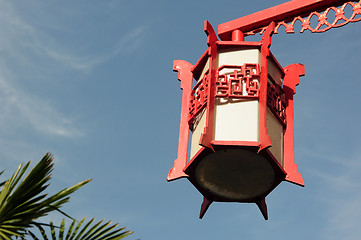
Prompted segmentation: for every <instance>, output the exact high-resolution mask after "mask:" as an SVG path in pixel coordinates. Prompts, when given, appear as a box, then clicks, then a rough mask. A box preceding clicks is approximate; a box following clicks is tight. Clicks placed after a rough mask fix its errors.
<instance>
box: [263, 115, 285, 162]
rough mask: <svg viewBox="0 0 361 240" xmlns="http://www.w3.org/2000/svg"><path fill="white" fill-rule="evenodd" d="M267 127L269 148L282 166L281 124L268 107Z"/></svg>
mask: <svg viewBox="0 0 361 240" xmlns="http://www.w3.org/2000/svg"><path fill="white" fill-rule="evenodd" d="M267 129H268V135H269V136H270V137H271V142H272V147H270V148H269V150H270V151H271V153H272V154H273V156H274V157H275V158H276V159H277V161H278V162H279V163H280V164H281V166H283V126H282V124H281V123H280V121H279V120H278V118H276V117H275V116H274V115H273V113H272V112H271V111H270V110H269V109H267Z"/></svg>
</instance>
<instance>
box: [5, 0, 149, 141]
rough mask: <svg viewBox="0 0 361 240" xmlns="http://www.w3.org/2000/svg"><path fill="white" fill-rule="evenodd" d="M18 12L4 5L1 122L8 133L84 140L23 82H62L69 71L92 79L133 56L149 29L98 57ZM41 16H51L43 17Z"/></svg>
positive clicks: (69, 121) (138, 31) (130, 34)
mask: <svg viewBox="0 0 361 240" xmlns="http://www.w3.org/2000/svg"><path fill="white" fill-rule="evenodd" d="M18 10H19V9H17V7H16V5H15V4H13V3H12V2H9V1H4V0H0V29H1V32H2V33H1V35H0V53H1V54H0V102H1V108H2V110H5V114H4V111H3V112H2V114H1V116H0V125H1V126H7V128H9V126H13V127H14V128H15V129H16V127H18V126H20V125H27V126H28V127H31V128H32V129H34V130H36V131H38V132H40V133H43V134H48V135H52V136H63V137H77V136H81V135H83V133H82V131H81V130H79V129H77V128H76V127H75V124H74V121H73V119H72V118H70V117H67V116H66V114H65V113H62V112H60V111H59V110H57V109H56V108H55V107H54V106H52V105H51V104H50V103H49V102H50V101H47V99H45V98H44V97H42V96H39V95H36V94H34V93H32V92H29V91H27V90H26V88H22V87H20V86H21V85H22V83H23V81H24V78H26V77H29V76H31V78H32V79H38V78H39V79H44V74H45V75H47V76H45V78H53V79H54V78H55V79H56V81H62V80H61V77H59V76H57V74H56V73H58V72H62V73H64V72H67V71H69V70H76V71H78V72H79V73H80V74H83V73H89V72H90V71H91V70H92V69H93V68H94V67H96V66H97V65H99V64H102V63H104V62H106V61H108V60H110V59H111V58H113V57H116V56H117V55H120V54H129V53H131V52H132V51H135V50H136V49H137V47H138V46H139V44H141V43H142V41H143V40H144V35H145V32H146V31H147V27H146V26H145V25H144V26H143V25H140V26H138V27H135V28H133V29H131V30H129V32H127V33H125V34H123V35H121V36H118V39H117V40H114V41H113V44H111V45H110V46H106V47H105V48H104V49H102V50H100V51H95V53H94V51H93V52H92V51H87V49H86V48H87V46H85V47H84V48H85V50H84V49H83V50H79V49H76V47H74V46H73V47H72V46H68V45H67V44H66V43H64V42H62V41H59V40H58V39H57V38H56V36H52V35H51V33H50V32H48V31H45V30H44V29H42V28H39V27H37V26H35V25H34V24H31V23H29V22H28V21H26V20H24V17H23V16H22V15H21V14H20V12H19V11H18ZM33 10H34V9H33ZM39 14H49V13H46V12H44V11H39ZM60 21H61V20H60ZM52 27H53V28H54V29H57V30H58V31H61V30H64V29H62V27H57V26H52ZM59 29H60V30H59ZM114 38H115V39H116V35H115V36H114ZM94 44H95V43H90V45H89V46H90V47H94V46H93V45H94ZM95 49H96V48H95ZM26 84H29V83H26ZM15 125H16V126H15ZM1 126H0V128H1Z"/></svg>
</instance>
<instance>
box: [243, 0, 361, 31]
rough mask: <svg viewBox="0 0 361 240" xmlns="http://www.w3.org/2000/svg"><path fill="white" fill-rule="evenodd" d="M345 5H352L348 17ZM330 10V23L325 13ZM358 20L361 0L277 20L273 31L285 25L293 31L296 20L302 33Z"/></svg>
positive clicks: (322, 29)
mask: <svg viewBox="0 0 361 240" xmlns="http://www.w3.org/2000/svg"><path fill="white" fill-rule="evenodd" d="M347 6H350V7H352V15H351V16H350V17H349V18H348V17H346V16H345V9H346V7H347ZM332 12H334V14H335V19H334V20H333V21H332V22H331V23H330V22H328V17H327V15H329V14H332ZM315 17H316V18H317V19H318V24H317V26H315V27H312V26H311V18H315ZM358 21H361V0H360V1H359V2H356V1H353V2H346V3H344V4H343V5H342V6H340V7H339V8H337V7H329V8H327V9H326V10H325V11H323V12H322V13H319V12H316V11H315V12H312V13H310V14H309V15H308V16H307V17H301V16H297V17H295V18H293V19H291V20H289V21H281V22H277V23H276V27H275V31H274V33H275V34H277V33H278V31H279V28H280V27H281V26H284V27H285V32H286V33H295V31H294V26H295V24H296V23H297V22H300V23H301V24H302V29H301V30H300V32H301V33H303V32H304V31H305V30H309V31H311V32H313V33H321V32H326V31H328V30H330V29H331V28H337V27H342V26H344V25H346V24H348V23H350V22H358ZM265 30H266V27H264V28H261V29H257V30H253V31H250V32H247V33H245V36H249V35H254V34H255V33H256V32H260V34H263V32H264V31H265Z"/></svg>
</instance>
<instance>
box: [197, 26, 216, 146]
mask: <svg viewBox="0 0 361 240" xmlns="http://www.w3.org/2000/svg"><path fill="white" fill-rule="evenodd" d="M204 32H205V33H206V34H207V45H208V51H207V52H208V55H209V58H210V66H209V73H210V74H209V76H208V77H209V84H208V86H207V105H206V108H207V117H206V126H205V127H204V131H203V133H202V135H201V138H200V142H199V144H200V145H201V146H203V147H207V148H209V149H211V150H212V151H213V152H215V150H214V148H213V145H212V141H213V135H214V129H213V128H214V108H215V99H214V98H215V93H214V91H215V90H214V88H215V84H216V69H217V42H218V37H217V34H216V32H215V31H214V29H213V27H212V25H211V24H210V23H209V22H208V21H207V20H206V21H204Z"/></svg>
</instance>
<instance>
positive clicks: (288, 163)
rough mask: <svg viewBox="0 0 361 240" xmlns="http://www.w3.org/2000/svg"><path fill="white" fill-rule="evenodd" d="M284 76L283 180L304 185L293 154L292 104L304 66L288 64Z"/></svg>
mask: <svg viewBox="0 0 361 240" xmlns="http://www.w3.org/2000/svg"><path fill="white" fill-rule="evenodd" d="M284 72H285V77H284V83H283V84H284V85H283V89H284V92H285V97H286V105H287V107H286V121H287V127H286V129H285V130H284V149H285V151H284V170H285V171H286V173H287V175H286V178H285V180H286V181H288V182H291V183H294V184H297V185H299V186H302V187H304V186H305V183H304V180H303V177H302V175H301V173H299V172H298V169H297V164H296V163H295V154H294V116H293V113H294V104H293V95H294V94H295V93H296V86H297V85H298V84H299V79H300V77H301V76H304V75H305V67H304V65H302V64H300V63H295V64H291V65H288V66H287V67H285V68H284Z"/></svg>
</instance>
